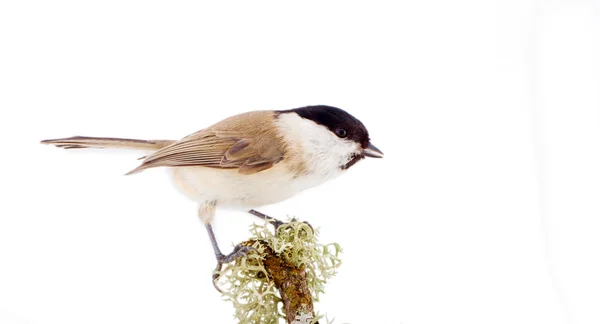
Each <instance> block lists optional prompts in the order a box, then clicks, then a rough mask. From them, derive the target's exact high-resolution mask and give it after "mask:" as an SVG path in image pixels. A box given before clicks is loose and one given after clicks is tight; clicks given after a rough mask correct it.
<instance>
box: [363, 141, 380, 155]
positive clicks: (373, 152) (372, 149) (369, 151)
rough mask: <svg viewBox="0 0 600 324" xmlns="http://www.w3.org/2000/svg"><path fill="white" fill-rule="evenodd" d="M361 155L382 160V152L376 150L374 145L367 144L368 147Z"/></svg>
mask: <svg viewBox="0 0 600 324" xmlns="http://www.w3.org/2000/svg"><path fill="white" fill-rule="evenodd" d="M363 155H364V156H368V157H372V158H382V157H383V152H381V151H380V150H379V149H378V148H376V147H375V145H373V144H371V143H369V146H367V148H365V149H363Z"/></svg>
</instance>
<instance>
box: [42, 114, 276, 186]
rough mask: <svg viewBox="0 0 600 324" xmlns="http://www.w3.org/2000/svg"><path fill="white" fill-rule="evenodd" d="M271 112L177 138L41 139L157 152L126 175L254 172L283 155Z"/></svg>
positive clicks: (61, 144)
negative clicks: (172, 170)
mask: <svg viewBox="0 0 600 324" xmlns="http://www.w3.org/2000/svg"><path fill="white" fill-rule="evenodd" d="M273 120H274V112H273V111H252V112H248V113H244V114H240V115H236V116H232V117H229V118H227V119H224V120H222V121H220V122H219V123H217V124H214V125H212V126H210V127H208V128H205V129H203V130H200V131H198V132H196V133H193V134H191V135H189V136H187V137H184V138H183V139H181V140H179V141H170V140H160V141H146V140H134V139H123V138H108V137H80V136H76V137H69V138H62V139H54V140H45V141H42V143H43V144H54V145H56V146H58V147H63V148H66V149H71V148H87V147H96V148H129V149H139V150H151V151H156V152H154V153H153V154H150V155H148V156H147V157H145V159H144V161H143V162H142V164H141V165H140V166H138V167H137V168H135V169H133V170H131V171H130V172H128V173H127V174H134V173H137V172H140V171H143V170H145V169H149V168H155V167H182V166H203V167H211V168H222V169H238V172H239V173H241V174H253V173H257V172H260V171H263V170H266V169H269V168H271V167H272V166H273V165H274V164H275V163H277V162H279V161H280V160H281V159H282V158H283V154H284V152H283V149H284V148H285V145H284V144H283V141H282V138H281V135H280V134H278V133H277V127H275V125H274V124H273V123H274V122H273Z"/></svg>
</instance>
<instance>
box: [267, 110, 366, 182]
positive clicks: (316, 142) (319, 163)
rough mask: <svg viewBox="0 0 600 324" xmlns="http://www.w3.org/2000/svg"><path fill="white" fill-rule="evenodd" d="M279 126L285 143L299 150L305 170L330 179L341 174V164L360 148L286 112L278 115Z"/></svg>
mask: <svg viewBox="0 0 600 324" xmlns="http://www.w3.org/2000/svg"><path fill="white" fill-rule="evenodd" d="M279 123H280V127H282V129H284V130H285V134H286V137H287V139H288V141H289V142H291V143H296V144H297V145H299V146H300V147H301V148H302V149H301V152H302V155H303V161H304V163H305V165H306V167H307V170H308V171H309V173H313V174H315V175H316V176H320V177H324V178H325V179H331V178H333V177H335V176H337V175H339V174H340V173H341V169H340V168H341V166H343V165H344V164H346V163H347V162H348V161H349V160H350V158H351V156H352V155H353V154H355V153H356V152H359V151H360V147H359V144H358V143H356V142H353V141H349V140H344V139H341V138H339V137H337V136H336V135H335V134H333V133H332V132H331V131H330V130H329V129H327V128H326V127H325V126H322V125H318V124H316V123H314V122H313V121H311V120H308V119H304V118H301V117H300V116H298V115H296V114H294V113H290V114H284V115H281V116H279Z"/></svg>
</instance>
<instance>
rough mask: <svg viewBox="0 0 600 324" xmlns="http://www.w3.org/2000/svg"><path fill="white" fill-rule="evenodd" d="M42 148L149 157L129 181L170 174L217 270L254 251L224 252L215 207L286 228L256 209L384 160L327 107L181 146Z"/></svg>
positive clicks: (246, 117) (219, 128)
mask: <svg viewBox="0 0 600 324" xmlns="http://www.w3.org/2000/svg"><path fill="white" fill-rule="evenodd" d="M41 143H42V144H52V145H55V146H57V147H62V148H65V149H80V148H122V149H132V150H142V151H149V152H151V154H149V155H147V156H145V157H143V158H142V159H143V161H142V162H141V164H140V165H139V166H138V167H136V168H135V169H133V170H131V171H130V172H128V173H127V175H131V174H136V173H139V172H141V171H144V170H146V169H150V168H157V167H164V168H167V169H168V170H169V173H170V176H171V178H172V180H173V182H174V184H175V187H176V188H177V189H178V190H179V191H180V192H181V193H183V194H184V195H185V196H187V197H188V198H189V199H191V200H192V201H195V202H196V203H197V204H198V216H199V217H200V219H201V220H202V223H203V224H204V226H205V228H206V230H207V232H208V236H209V238H210V241H211V244H212V247H213V251H214V254H215V257H216V259H217V269H220V268H221V265H222V264H223V263H228V262H232V261H234V260H236V259H238V258H239V257H241V256H244V255H246V254H247V253H248V252H249V251H250V249H251V248H249V247H247V246H242V245H238V246H235V247H234V249H233V251H232V252H231V253H229V254H224V253H223V252H222V251H221V249H220V248H219V245H218V244H217V240H216V238H215V234H214V231H213V228H212V225H211V224H212V220H213V217H214V215H215V212H216V209H217V208H230V209H237V210H243V211H246V212H249V213H250V214H252V215H255V216H257V217H260V218H262V219H266V220H270V221H273V222H275V223H276V224H281V223H282V222H281V221H279V220H277V219H275V218H272V217H270V216H267V215H265V214H262V213H260V212H258V211H257V210H256V208H258V207H261V206H265V205H269V204H273V203H277V202H280V201H283V200H286V199H288V198H290V197H292V196H294V195H296V194H297V193H299V192H301V191H304V190H306V189H309V188H312V187H315V186H318V185H320V184H322V183H324V182H327V181H329V180H331V179H334V178H336V177H338V176H340V175H341V174H344V173H345V172H346V171H347V170H348V169H350V168H351V167H352V166H354V165H355V164H356V163H357V162H359V161H360V160H362V159H364V158H365V157H371V158H382V157H383V153H382V152H381V151H380V150H379V149H378V148H377V147H375V146H374V145H373V144H371V140H370V138H369V132H368V131H367V128H366V127H365V126H364V124H363V123H362V122H361V121H360V120H358V119H357V118H355V117H354V116H352V115H351V114H349V113H348V112H346V111H344V110H343V109H340V108H336V107H332V106H326V105H315V106H306V107H300V108H294V109H287V110H258V111H250V112H245V113H241V114H238V115H234V116H231V117H228V118H226V119H223V120H221V121H219V122H217V123H216V124H213V125H212V126H208V127H206V128H204V129H201V130H200V131H197V132H195V133H193V134H191V135H189V136H186V137H184V138H182V139H180V140H139V139H125V138H112V137H85V136H74V137H68V138H59V139H48V140H43V141H41ZM213 279H214V278H213ZM217 290H218V288H217Z"/></svg>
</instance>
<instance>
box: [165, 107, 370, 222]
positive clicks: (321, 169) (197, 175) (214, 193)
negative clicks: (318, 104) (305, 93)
mask: <svg viewBox="0 0 600 324" xmlns="http://www.w3.org/2000/svg"><path fill="white" fill-rule="evenodd" d="M277 124H278V127H280V128H281V129H282V130H285V131H284V132H282V134H283V137H284V140H285V142H287V143H288V145H289V147H288V154H290V155H289V156H286V158H284V160H282V161H281V162H279V163H277V164H275V165H274V166H273V167H272V168H270V169H267V170H264V171H261V172H258V173H255V174H250V175H244V174H240V173H238V172H237V170H235V169H216V168H206V167H178V168H173V169H171V172H172V175H173V179H174V182H175V185H176V187H177V188H178V189H179V190H180V191H181V192H182V193H184V194H185V195H186V196H188V197H189V198H190V199H192V200H195V201H197V202H198V203H204V202H206V201H216V202H217V204H218V206H222V207H230V208H236V209H237V208H240V209H244V210H248V209H252V208H256V207H259V206H263V205H268V204H273V203H276V202H280V201H282V200H285V199H287V198H289V197H291V196H293V195H295V194H297V193H299V192H301V191H303V190H305V189H308V188H311V187H314V186H317V185H319V184H321V183H323V182H325V181H328V180H330V179H333V178H335V177H337V176H339V175H340V174H341V173H342V172H343V171H342V170H341V169H340V166H341V165H343V164H345V163H346V162H347V161H348V159H349V157H350V156H351V155H352V154H353V153H354V152H356V151H357V150H358V149H359V147H358V144H357V143H353V142H350V141H345V140H341V139H339V138H337V137H336V136H335V135H334V134H333V133H331V132H330V131H329V130H328V129H327V128H325V127H324V126H320V125H317V124H315V123H314V122H312V121H310V120H306V119H303V118H301V117H300V116H298V115H297V114H295V113H288V114H282V115H280V116H279V118H278V120H277ZM292 155H295V158H293V159H290V158H289V157H291V156H292ZM294 161H296V162H298V161H301V163H302V166H301V168H298V166H297V165H296V164H297V163H296V162H294Z"/></svg>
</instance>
